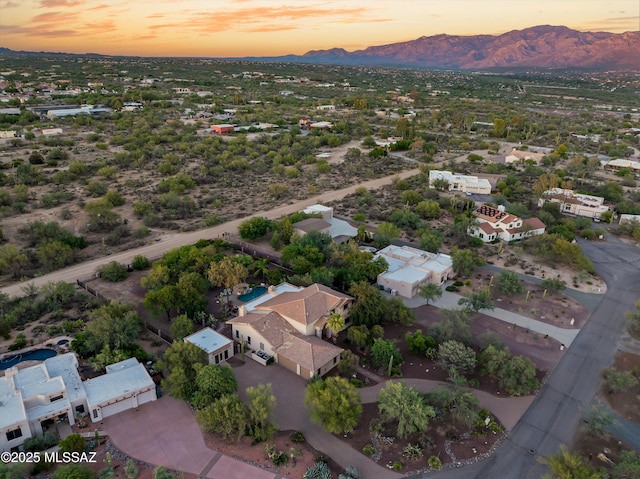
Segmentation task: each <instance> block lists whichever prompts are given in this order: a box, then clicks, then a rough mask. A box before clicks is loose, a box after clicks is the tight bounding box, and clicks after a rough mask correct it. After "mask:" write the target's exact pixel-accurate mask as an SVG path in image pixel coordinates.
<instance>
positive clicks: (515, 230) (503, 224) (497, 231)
mask: <svg viewBox="0 0 640 479" xmlns="http://www.w3.org/2000/svg"><path fill="white" fill-rule="evenodd" d="M473 215H474V216H475V217H476V220H477V224H476V225H475V226H472V227H471V228H469V231H468V233H469V234H470V235H471V236H475V237H476V238H480V239H481V240H482V241H484V242H485V243H490V242H492V241H494V240H497V239H500V240H503V241H507V242H509V241H515V240H520V239H524V238H529V237H530V236H535V235H541V234H542V233H544V232H545V229H546V226H545V224H544V223H543V222H542V221H540V220H539V219H538V218H527V219H522V218H519V217H517V216H515V215H512V214H510V213H507V212H505V210H504V206H498V208H493V207H492V206H487V205H481V206H479V207H478V208H476V209H475V210H474V211H473Z"/></svg>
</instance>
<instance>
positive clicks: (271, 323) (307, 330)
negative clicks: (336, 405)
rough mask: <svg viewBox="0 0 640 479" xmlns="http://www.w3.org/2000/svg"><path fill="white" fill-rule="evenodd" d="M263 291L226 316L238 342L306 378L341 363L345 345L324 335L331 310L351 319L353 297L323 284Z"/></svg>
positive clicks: (273, 288) (324, 371)
mask: <svg viewBox="0 0 640 479" xmlns="http://www.w3.org/2000/svg"><path fill="white" fill-rule="evenodd" d="M264 296H266V298H265V297H264ZM264 296H263V297H259V298H257V300H255V301H252V302H250V303H247V304H245V305H243V306H241V307H240V309H239V316H238V317H236V318H233V319H231V320H230V321H227V323H228V324H231V328H232V336H233V338H234V339H235V340H236V341H238V342H244V343H245V344H246V346H247V347H249V348H250V349H252V350H254V351H261V352H263V353H266V354H267V355H269V356H272V357H274V358H275V360H276V362H277V363H279V364H281V365H282V366H284V367H286V368H287V369H289V370H290V371H292V372H295V373H296V374H298V375H299V376H303V377H305V378H312V377H314V376H322V375H324V374H325V373H327V372H328V371H329V370H330V369H332V368H333V367H334V366H335V365H336V364H337V363H338V361H339V360H340V354H341V352H342V349H341V348H338V347H336V346H334V345H333V344H331V343H328V342H326V341H323V340H322V339H320V338H322V332H323V330H325V325H326V322H327V319H328V317H329V315H330V314H331V313H333V312H337V313H339V314H340V315H342V317H344V318H345V319H346V317H347V316H348V312H349V307H350V305H351V303H352V302H353V298H352V297H350V296H348V295H346V294H342V293H339V292H337V291H334V290H332V289H331V288H328V287H326V286H323V285H321V284H313V285H311V286H308V287H306V288H296V287H295V286H292V285H289V284H287V283H283V284H281V285H278V286H276V287H273V286H272V287H270V288H269V291H268V292H267V293H266V294H265V295H264Z"/></svg>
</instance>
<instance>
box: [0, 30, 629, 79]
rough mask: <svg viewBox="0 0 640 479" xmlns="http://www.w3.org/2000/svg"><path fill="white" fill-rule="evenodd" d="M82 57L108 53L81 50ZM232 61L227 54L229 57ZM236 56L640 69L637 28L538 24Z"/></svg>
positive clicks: (359, 62) (354, 62) (366, 62)
mask: <svg viewBox="0 0 640 479" xmlns="http://www.w3.org/2000/svg"><path fill="white" fill-rule="evenodd" d="M8 54H22V55H74V56H82V55H80V54H72V53H61V52H56V53H53V52H24V51H13V50H10V49H8V48H3V47H0V55H8ZM84 56H109V55H100V54H96V53H85V54H84ZM229 59H231V58H229ZM233 59H234V60H251V61H266V62H292V63H313V64H334V65H372V66H373V65H380V66H393V65H395V66H410V67H420V68H437V69H456V70H457V69H460V70H489V69H509V68H558V69H566V68H583V69H597V70H606V69H618V70H627V69H628V70H640V32H626V33H609V32H580V31H577V30H572V29H570V28H568V27H564V26H551V25H540V26H536V27H531V28H526V29H524V30H512V31H510V32H507V33H503V34H501V35H471V36H461V35H446V34H440V35H434V36H430V37H420V38H417V39H416V40H411V41H407V42H399V43H390V44H387V45H378V46H371V47H367V48H365V49H363V50H356V51H353V52H348V51H347V50H345V49H344V48H331V49H328V50H311V51H309V52H307V53H305V54H304V55H284V56H277V57H242V58H237V57H236V58H233Z"/></svg>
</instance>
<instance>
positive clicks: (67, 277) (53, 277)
mask: <svg viewBox="0 0 640 479" xmlns="http://www.w3.org/2000/svg"><path fill="white" fill-rule="evenodd" d="M418 173H420V170H419V169H417V168H415V169H412V170H407V171H403V172H401V173H397V174H394V175H390V176H385V177H383V178H378V179H375V180H371V181H366V182H364V183H360V184H358V185H353V186H350V187H348V188H343V189H341V190H336V191H328V192H326V193H323V194H321V195H317V196H313V197H311V198H308V199H306V200H299V201H296V202H292V203H290V204H288V205H283V206H280V207H278V208H275V209H272V210H269V211H261V212H258V213H255V214H254V215H251V216H247V217H246V218H241V219H237V220H233V221H230V222H228V223H224V224H221V225H217V226H214V227H212V228H207V229H204V230H199V231H192V232H189V233H176V234H168V235H164V236H163V237H161V238H160V240H159V241H156V242H154V243H152V244H149V245H145V246H141V247H140V248H135V249H131V250H127V251H124V252H121V253H117V254H114V255H110V256H107V257H103V258H98V259H95V260H92V261H87V262H85V263H81V264H76V265H74V266H71V267H69V268H65V269H61V270H59V271H54V272H53V273H50V274H47V275H44V276H39V277H37V278H33V279H31V280H29V281H25V282H23V283H18V284H14V285H11V286H7V287H4V288H2V292H3V293H5V294H7V295H9V296H22V295H23V294H24V293H23V288H24V287H25V286H26V285H27V284H31V283H32V284H34V285H35V286H42V285H44V284H46V283H48V282H50V281H65V282H68V283H75V281H76V280H77V279H81V278H87V277H89V276H91V275H93V274H94V273H95V271H96V269H97V268H98V267H99V266H101V265H103V264H105V263H107V262H110V261H118V262H120V263H122V264H130V263H131V261H132V260H133V257H134V256H136V255H143V256H146V257H148V258H157V257H160V256H162V255H163V254H164V253H166V252H167V251H169V250H171V249H173V248H178V247H180V246H184V245H190V244H194V243H196V242H197V241H198V240H200V239H203V238H209V239H211V238H218V237H221V236H222V235H223V233H225V232H234V231H236V230H237V229H238V226H239V225H240V223H241V222H243V221H244V220H246V219H247V218H250V217H252V216H264V217H266V218H269V219H277V218H280V217H282V216H284V215H288V214H291V213H295V212H296V211H300V210H302V209H304V208H307V207H308V206H311V205H315V204H316V203H328V202H330V201H335V200H339V199H342V198H344V197H345V196H347V195H349V194H352V193H355V190H356V188H357V187H360V186H364V187H365V188H367V189H373V188H379V187H381V186H384V185H387V184H390V183H391V182H392V181H393V180H394V179H395V178H408V177H410V176H414V175H417V174H418Z"/></svg>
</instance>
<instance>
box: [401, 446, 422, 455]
mask: <svg viewBox="0 0 640 479" xmlns="http://www.w3.org/2000/svg"><path fill="white" fill-rule="evenodd" d="M402 455H403V456H404V457H406V458H407V459H420V458H421V457H422V455H423V451H422V448H421V447H420V446H418V445H417V444H411V443H409V444H407V445H406V446H405V447H404V450H403V453H402Z"/></svg>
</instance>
